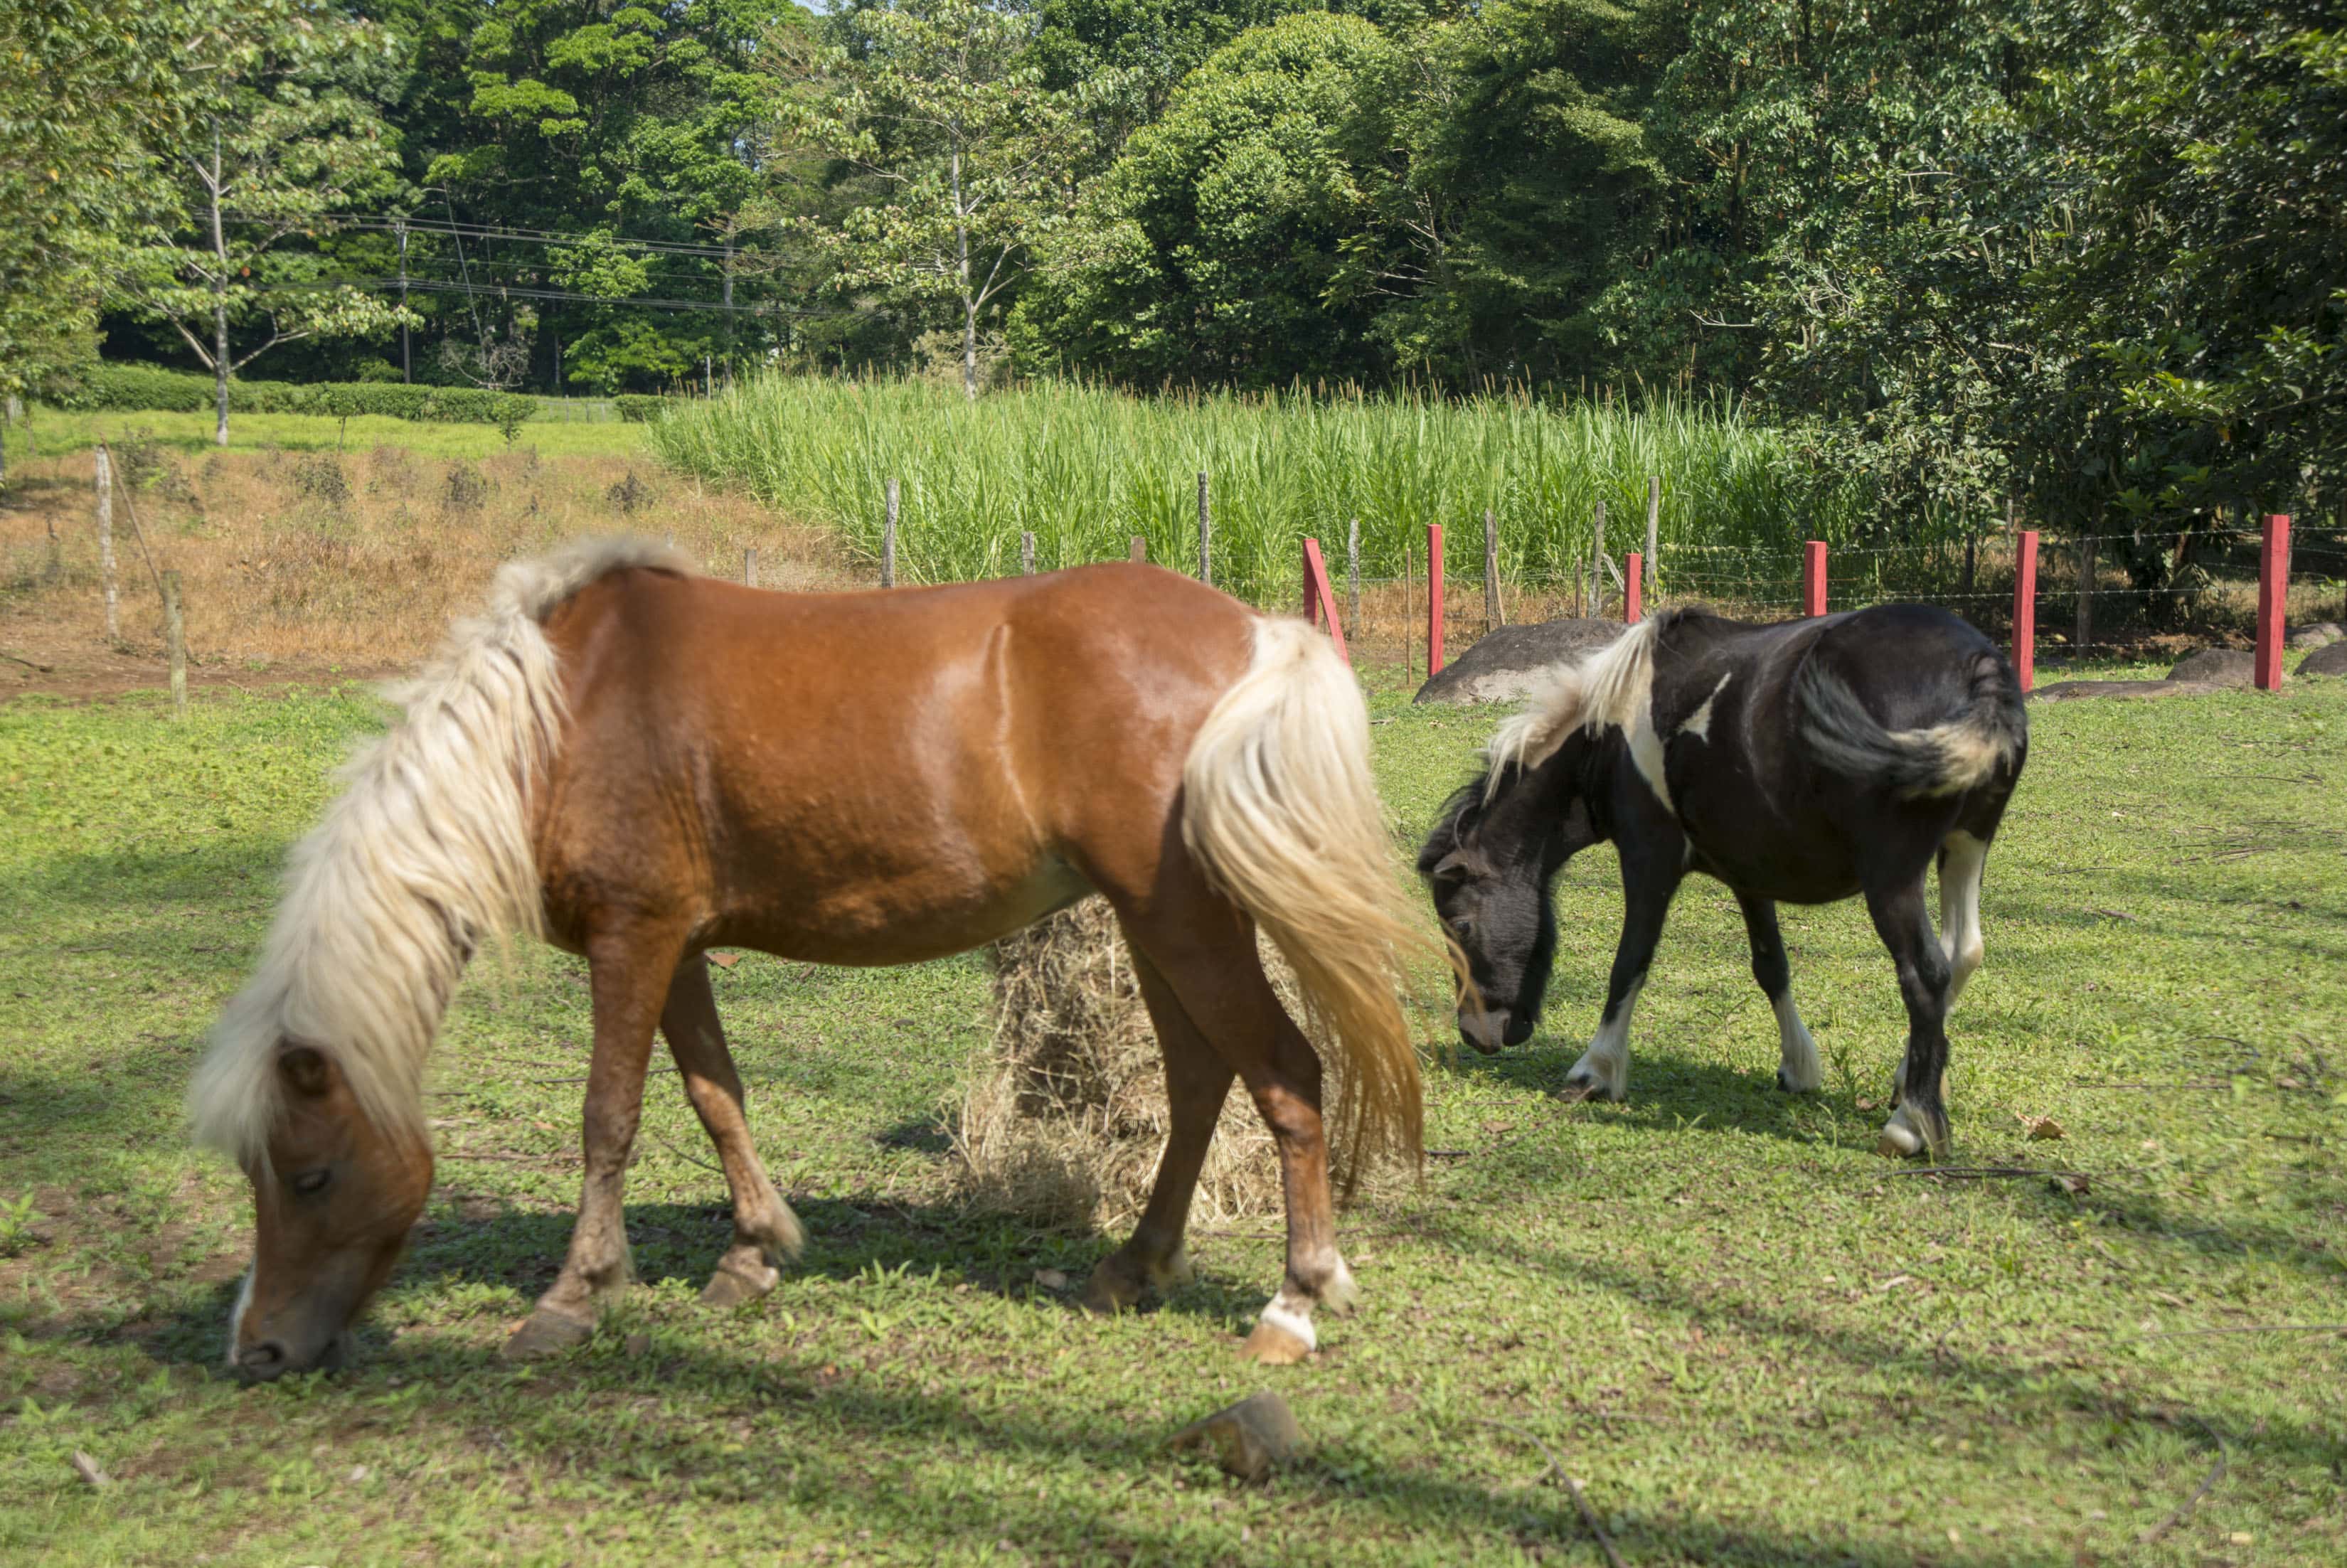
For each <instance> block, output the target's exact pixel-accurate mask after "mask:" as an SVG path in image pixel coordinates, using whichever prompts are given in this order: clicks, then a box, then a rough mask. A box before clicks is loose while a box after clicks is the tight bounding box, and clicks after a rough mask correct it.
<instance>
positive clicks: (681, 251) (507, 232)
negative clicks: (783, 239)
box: [222, 210, 743, 261]
mask: <svg viewBox="0 0 2347 1568" xmlns="http://www.w3.org/2000/svg"><path fill="white" fill-rule="evenodd" d="M222 216H224V217H228V218H235V219H247V218H252V217H259V216H266V215H264V214H251V213H244V212H239V211H236V210H228V211H226V212H224V213H223V214H222ZM322 222H323V223H324V224H329V225H332V226H333V227H334V228H337V229H356V230H360V231H371V232H381V233H396V232H397V231H400V230H401V229H403V228H404V229H405V230H406V231H408V232H409V233H411V234H436V235H439V236H441V237H443V238H446V239H456V240H503V241H510V242H512V243H514V244H520V245H571V246H593V245H597V244H610V245H618V246H625V247H627V248H630V249H632V250H638V251H657V252H660V253H661V254H664V255H673V256H706V257H709V258H711V259H712V260H715V261H723V260H726V259H728V258H729V257H733V256H739V255H741V254H743V251H742V250H741V248H740V247H738V246H736V247H734V248H733V250H731V251H728V250H727V249H726V248H725V247H724V246H722V245H692V244H686V243H684V242H682V241H674V240H634V239H630V238H628V237H627V236H625V235H620V234H565V233H563V232H561V231H559V230H554V229H509V228H506V227H503V226H501V225H497V224H488V223H462V222H458V221H456V220H453V219H452V220H447V221H445V222H444V221H440V220H435V219H429V218H405V217H402V216H400V215H399V214H398V213H395V212H340V213H335V214H333V215H332V216H330V217H328V218H326V219H323V220H322Z"/></svg>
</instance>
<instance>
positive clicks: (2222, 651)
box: [2168, 648, 2258, 686]
mask: <svg viewBox="0 0 2347 1568" xmlns="http://www.w3.org/2000/svg"><path fill="white" fill-rule="evenodd" d="M2257 675H2258V656H2257V655H2256V654H2254V653H2252V652H2250V651H2249V650H2248V649H2246V648H2203V649H2202V650H2200V651H2199V652H2198V653H2188V654H2186V655H2185V656H2184V657H2183V658H2181V659H2179V660H2178V661H2176V668H2175V669H2173V670H2170V671H2168V679H2169V680H2171V681H2197V682H2202V683H2203V684H2206V685H2210V686H2247V685H2250V684H2251V683H2252V682H2255V681H2256V680H2257Z"/></svg>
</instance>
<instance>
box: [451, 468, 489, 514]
mask: <svg viewBox="0 0 2347 1568" xmlns="http://www.w3.org/2000/svg"><path fill="white" fill-rule="evenodd" d="M488 498H489V481H488V478H487V476H486V475H484V474H483V473H482V472H481V471H480V470H479V469H478V468H476V467H475V466H473V465H471V464H470V463H451V464H449V465H448V474H447V477H446V479H444V480H443V481H442V482H441V487H440V505H441V506H442V507H446V509H447V510H449V511H451V512H477V511H479V510H480V509H481V507H482V506H483V504H484V503H486V502H487V500H488Z"/></svg>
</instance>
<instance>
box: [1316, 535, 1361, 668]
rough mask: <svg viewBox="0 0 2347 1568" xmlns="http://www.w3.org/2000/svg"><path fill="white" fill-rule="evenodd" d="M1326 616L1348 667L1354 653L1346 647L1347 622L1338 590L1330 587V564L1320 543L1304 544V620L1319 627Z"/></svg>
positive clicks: (1341, 657) (1330, 636) (1331, 634)
mask: <svg viewBox="0 0 2347 1568" xmlns="http://www.w3.org/2000/svg"><path fill="white" fill-rule="evenodd" d="M1323 616H1325V617H1327V621H1328V636H1329V638H1330V639H1331V640H1332V641H1335V643H1336V644H1337V658H1339V659H1342V660H1343V661H1345V662H1346V664H1347V665H1348V666H1349V665H1351V663H1352V662H1353V655H1352V653H1351V652H1350V651H1348V649H1347V648H1346V647H1345V623H1344V622H1343V621H1342V620H1339V619H1337V590H1336V589H1334V588H1332V587H1330V586H1329V582H1328V567H1327V562H1325V561H1323V560H1322V559H1320V541H1319V540H1318V539H1306V540H1305V541H1304V619H1305V620H1308V621H1310V622H1312V623H1313V624H1314V625H1315V626H1317V625H1318V624H1320V620H1321V618H1322V617H1323Z"/></svg>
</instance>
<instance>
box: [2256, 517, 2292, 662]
mask: <svg viewBox="0 0 2347 1568" xmlns="http://www.w3.org/2000/svg"><path fill="white" fill-rule="evenodd" d="M2289 608H2290V518H2289V517H2288V515H2286V514H2284V513H2281V512H2276V513H2273V514H2272V515H2271V516H2270V517H2268V518H2266V536H2265V540H2264V548H2262V549H2260V551H2259V553H2258V670H2257V680H2258V690H2259V691H2260V692H2279V691H2280V690H2281V641H2282V637H2283V635H2284V633H2283V630H2282V617H2283V615H2284V614H2285V613H2286V612H2287V611H2288V610H2289Z"/></svg>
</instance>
